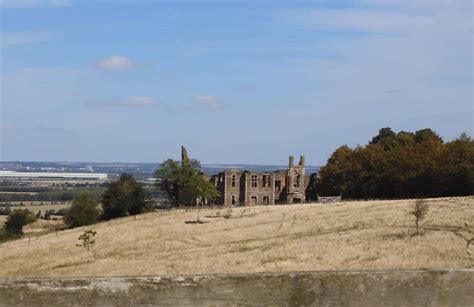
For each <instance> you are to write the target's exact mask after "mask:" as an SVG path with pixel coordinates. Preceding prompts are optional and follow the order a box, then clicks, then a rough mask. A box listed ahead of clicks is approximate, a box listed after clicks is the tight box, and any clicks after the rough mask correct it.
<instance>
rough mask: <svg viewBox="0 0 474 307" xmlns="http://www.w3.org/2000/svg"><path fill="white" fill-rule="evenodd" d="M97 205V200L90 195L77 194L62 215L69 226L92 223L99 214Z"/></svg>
mask: <svg viewBox="0 0 474 307" xmlns="http://www.w3.org/2000/svg"><path fill="white" fill-rule="evenodd" d="M97 205H98V203H97V201H96V200H95V199H94V198H93V197H92V196H90V195H87V194H82V195H79V196H78V197H76V198H75V199H74V200H73V202H72V205H71V208H70V209H69V210H68V211H67V212H66V214H65V215H64V222H65V223H66V225H68V226H69V227H79V226H84V225H90V224H94V223H95V222H97V218H98V217H99V214H100V212H99V209H98V207H97Z"/></svg>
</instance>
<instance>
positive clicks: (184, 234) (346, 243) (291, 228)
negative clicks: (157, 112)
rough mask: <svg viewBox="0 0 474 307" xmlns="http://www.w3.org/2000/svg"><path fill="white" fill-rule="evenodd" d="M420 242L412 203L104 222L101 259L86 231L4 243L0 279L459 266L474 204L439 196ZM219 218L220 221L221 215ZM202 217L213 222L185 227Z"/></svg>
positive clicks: (202, 213)
mask: <svg viewBox="0 0 474 307" xmlns="http://www.w3.org/2000/svg"><path fill="white" fill-rule="evenodd" d="M429 202H430V203H431V211H430V213H429V214H428V216H427V218H426V220H425V221H424V222H423V224H422V225H423V227H424V233H423V235H420V236H414V235H413V234H414V231H415V230H414V221H413V218H412V217H411V216H410V215H409V211H410V210H411V209H412V207H413V204H414V201H413V200H399V201H367V202H342V203H337V204H305V205H288V206H267V207H255V208H252V209H251V210H249V209H246V208H238V209H235V208H234V209H233V211H232V215H231V216H230V218H228V219H226V218H224V217H222V216H223V214H224V211H225V210H224V209H220V210H219V209H213V210H211V209H205V210H200V211H196V210H193V211H189V212H186V211H185V210H175V211H170V212H164V213H160V212H156V213H149V214H144V215H140V216H138V217H137V218H136V219H135V218H134V217H127V218H123V219H118V220H113V221H110V222H104V223H100V224H97V225H94V226H92V227H88V228H86V229H94V230H96V231H97V232H98V239H97V244H96V248H95V249H94V254H95V261H94V262H93V263H91V264H87V263H85V262H84V261H83V258H85V257H86V253H85V252H84V251H82V250H81V249H79V248H78V247H76V246H75V244H76V243H78V241H77V237H78V236H79V235H80V234H81V233H82V232H83V229H82V228H79V229H74V230H66V231H61V232H58V233H57V234H55V233H51V234H47V235H42V236H38V237H32V238H31V240H29V239H28V238H25V239H22V240H18V241H13V242H8V243H4V244H2V245H0V277H45V276H126V275H152V274H172V275H174V274H194V273H245V272H266V271H273V272H282V271H312V270H338V269H401V268H404V269H408V268H413V269H414V268H454V267H466V266H468V265H469V263H468V262H467V260H466V259H465V252H466V249H465V242H464V240H463V239H462V238H461V235H463V232H462V225H463V223H464V222H465V221H471V222H474V197H465V198H449V199H448V198H444V199H432V200H429ZM216 216H218V217H216ZM198 217H200V218H201V220H204V221H206V222H208V223H205V224H185V221H189V220H196V219H197V218H198Z"/></svg>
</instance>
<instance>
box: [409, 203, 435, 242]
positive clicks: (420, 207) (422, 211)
mask: <svg viewBox="0 0 474 307" xmlns="http://www.w3.org/2000/svg"><path fill="white" fill-rule="evenodd" d="M429 210H430V204H429V203H428V202H426V201H425V200H422V199H417V200H416V202H415V207H414V208H413V211H411V215H413V216H414V217H415V223H416V234H417V235H418V234H420V232H419V224H420V222H421V221H423V220H424V219H425V217H426V215H427V214H428V212H429Z"/></svg>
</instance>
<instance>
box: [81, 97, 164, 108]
mask: <svg viewBox="0 0 474 307" xmlns="http://www.w3.org/2000/svg"><path fill="white" fill-rule="evenodd" d="M158 104H160V102H159V101H158V100H156V99H154V98H151V97H147V96H130V97H127V98H126V99H123V100H118V101H105V102H92V103H86V105H87V106H89V107H149V106H154V105H158Z"/></svg>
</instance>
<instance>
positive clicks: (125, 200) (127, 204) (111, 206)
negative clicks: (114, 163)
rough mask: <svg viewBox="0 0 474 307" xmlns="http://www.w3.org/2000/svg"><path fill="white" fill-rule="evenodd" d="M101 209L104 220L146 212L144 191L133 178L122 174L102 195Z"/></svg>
mask: <svg viewBox="0 0 474 307" xmlns="http://www.w3.org/2000/svg"><path fill="white" fill-rule="evenodd" d="M102 209H103V210H102V211H103V212H102V218H103V219H106V220H109V219H113V218H117V217H122V216H127V215H136V214H139V213H143V212H145V211H146V210H148V207H147V203H146V200H145V190H144V189H143V187H142V185H141V184H140V183H138V182H137V181H136V180H135V178H133V176H131V175H128V174H122V175H121V176H120V179H119V180H117V181H114V182H111V183H110V184H109V187H108V188H107V190H106V191H105V192H104V194H103V195H102Z"/></svg>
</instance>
